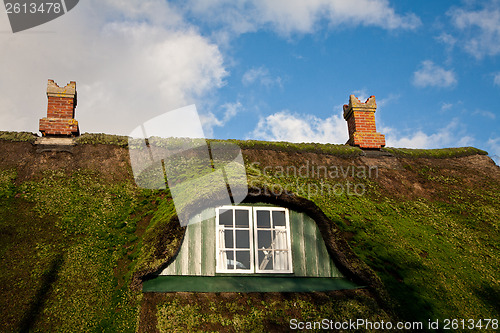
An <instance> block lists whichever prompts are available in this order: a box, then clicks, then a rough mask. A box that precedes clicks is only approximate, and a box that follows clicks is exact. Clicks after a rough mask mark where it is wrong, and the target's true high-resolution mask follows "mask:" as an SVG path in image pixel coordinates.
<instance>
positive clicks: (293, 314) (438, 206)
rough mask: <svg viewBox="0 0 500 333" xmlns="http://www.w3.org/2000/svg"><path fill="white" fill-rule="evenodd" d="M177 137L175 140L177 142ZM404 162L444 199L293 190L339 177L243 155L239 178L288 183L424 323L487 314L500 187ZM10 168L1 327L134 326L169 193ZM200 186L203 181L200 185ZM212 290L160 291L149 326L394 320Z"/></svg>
mask: <svg viewBox="0 0 500 333" xmlns="http://www.w3.org/2000/svg"><path fill="white" fill-rule="evenodd" d="M2 133H4V132H2ZM2 135H3V134H2ZM7 137H8V136H7ZM27 137H28V136H27ZM8 140H12V137H10V139H8ZM77 140H82V141H80V142H79V143H81V144H84V143H89V144H94V143H104V144H116V145H119V146H122V147H123V146H125V145H126V138H125V137H117V136H105V135H98V134H96V135H90V134H85V135H83V136H82V137H80V138H79V139H77ZM18 141H19V140H18ZM210 142H216V140H212V141H210ZM230 142H233V143H237V144H238V145H240V147H242V148H243V149H258V150H267V149H271V150H282V151H283V150H284V151H289V152H318V153H321V154H334V155H338V156H358V155H359V154H360V152H361V150H359V149H357V148H352V147H348V146H343V145H316V144H290V143H283V142H278V143H275V142H271V143H266V142H260V141H230ZM174 143H175V144H174ZM174 143H173V144H174V146H177V147H182V140H178V141H176V142H174ZM386 150H387V151H390V152H391V153H393V154H395V155H398V154H399V155H398V156H410V157H419V156H421V157H439V158H443V157H456V156H465V155H471V154H484V153H485V152H483V151H480V150H477V149H475V148H458V149H455V148H453V149H444V150H404V149H395V148H386ZM351 153H352V154H353V155H349V154H351ZM405 168H406V171H404V172H408V175H410V174H411V175H413V176H414V177H415V179H418V181H420V180H423V181H425V182H427V183H426V184H430V185H432V186H433V187H432V191H427V192H426V194H429V193H431V192H432V193H434V192H436V193H441V194H442V197H439V196H431V195H429V196H428V198H426V199H424V198H421V199H413V200H410V199H407V198H405V197H404V196H399V195H398V194H397V193H396V191H397V190H399V189H400V187H397V188H396V190H394V191H395V192H394V193H386V192H383V191H382V188H381V187H379V186H380V185H378V184H379V180H377V179H356V182H359V183H360V184H363V185H364V186H365V188H366V193H365V194H364V195H362V196H357V195H348V194H347V193H345V192H344V193H328V192H304V190H305V189H307V186H308V185H313V184H314V185H315V186H316V187H319V186H320V185H321V184H327V185H330V186H334V185H335V184H341V185H346V180H345V179H324V180H321V179H317V178H300V179H299V178H294V177H288V176H287V177H277V176H275V175H274V174H273V173H269V172H268V173H267V175H264V174H263V172H262V170H260V169H258V166H256V165H247V175H248V177H249V179H250V181H251V184H252V185H255V186H259V187H261V188H266V189H271V190H272V189H279V188H285V186H286V189H287V190H288V191H290V192H294V193H297V194H299V195H300V196H302V197H305V198H308V199H310V200H312V201H313V202H314V203H315V204H316V205H317V206H318V207H319V208H320V209H321V210H322V211H323V212H324V213H325V214H326V215H327V216H328V217H329V218H330V219H331V220H332V221H333V223H335V224H336V225H337V226H338V227H339V228H340V229H341V231H342V232H343V233H345V235H346V236H347V237H348V239H349V244H350V246H351V247H352V248H353V250H354V251H355V253H356V254H357V255H358V256H359V257H360V258H361V259H362V260H363V261H364V262H365V263H366V264H368V265H369V266H370V267H372V268H373V270H375V272H376V273H377V275H378V276H379V277H380V278H381V280H382V281H383V282H384V285H385V287H386V288H387V289H388V292H389V294H390V296H391V298H392V300H393V301H394V304H393V305H394V308H395V309H396V311H397V314H398V315H399V316H400V317H402V318H404V319H408V320H421V321H424V322H427V320H428V319H444V318H498V317H499V316H500V309H499V308H498V304H497V303H498V301H497V300H498V295H499V293H500V285H499V282H498V267H499V266H500V261H499V260H500V259H499V256H498V253H499V251H500V247H499V245H498V244H500V236H499V231H500V230H499V229H500V225H499V221H498V216H499V215H500V201H499V200H500V199H499V197H498V193H499V192H500V185H499V184H498V183H495V182H494V181H492V179H489V178H486V177H483V176H481V175H477V177H483V178H484V179H482V180H481V182H482V183H481V184H483V185H482V186H481V187H480V186H478V185H477V184H476V185H470V183H471V182H464V180H463V179H465V177H466V176H467V175H465V174H463V175H462V174H460V173H458V172H457V173H454V174H449V173H447V172H444V171H443V170H442V169H440V168H439V167H437V166H433V165H429V166H425V165H424V166H422V165H421V164H418V163H413V164H411V161H410V162H409V164H408V165H406V166H405ZM17 172H18V171H17V170H15V169H4V170H0V265H1V267H3V269H2V270H0V290H1V292H2V296H3V297H2V298H0V307H1V308H2V309H5V310H4V311H3V313H2V314H3V316H4V317H3V318H4V320H3V321H2V323H0V330H1V331H18V330H20V328H26V330H29V329H31V330H32V331H76V330H78V331H99V332H101V331H113V332H118V331H120V332H126V331H136V325H137V323H138V315H139V312H138V311H139V309H140V304H139V302H140V299H141V293H140V292H138V291H135V290H133V289H131V288H130V287H129V285H130V284H131V282H132V281H133V276H132V275H133V274H138V273H141V272H151V271H152V270H153V271H154V270H155V269H158V268H159V267H160V266H161V265H162V264H163V263H164V262H165V260H167V259H168V258H171V257H172V256H173V255H175V253H174V252H175V251H176V249H177V248H178V246H179V244H180V242H181V241H182V229H181V228H180V227H179V222H178V220H177V218H176V210H175V207H174V205H173V201H172V199H171V196H170V193H169V192H168V190H167V191H151V190H141V189H139V188H137V187H135V186H134V185H133V184H131V181H130V180H127V181H123V182H115V183H110V182H106V181H104V180H103V179H102V177H101V176H100V175H99V174H97V173H96V172H94V171H92V170H78V171H75V172H70V171H63V170H60V171H48V172H46V173H44V174H43V175H42V177H40V178H38V179H37V180H36V181H26V182H24V183H22V184H18V183H17V182H18V180H17ZM185 176H186V179H191V176H192V175H185ZM382 176H383V174H382V173H381V177H382ZM384 179H385V178H384ZM322 181H323V183H322ZM412 181H413V180H412ZM207 186H208V185H207ZM395 186H396V185H395ZM433 191H434V192H433ZM210 193H211V191H210V188H208V187H207V188H204V190H202V191H200V193H198V195H199V196H200V198H203V197H205V196H208V195H210ZM151 217H152V218H151ZM149 218H151V220H150V221H149ZM212 296H213V297H212ZM212 296H207V295H200V294H193V295H188V296H186V295H181V296H179V295H175V294H170V295H168V296H165V299H164V300H163V301H161V302H159V303H158V308H157V312H158V314H159V316H158V327H159V329H160V330H162V331H167V330H170V329H174V330H184V331H186V330H194V331H197V330H204V331H241V330H246V331H259V332H260V331H273V330H279V329H281V330H286V329H287V328H288V327H289V322H288V320H289V319H290V318H297V319H300V320H313V321H314V320H318V319H321V318H330V319H340V320H345V319H346V318H367V319H372V320H373V321H377V320H380V319H384V320H391V319H394V318H393V317H392V316H390V315H388V314H387V313H385V312H384V311H383V310H380V309H379V308H378V305H377V304H376V303H375V302H374V300H373V298H371V297H369V295H366V294H355V295H350V296H349V297H347V298H336V297H335V295H326V296H325V295H323V296H321V297H318V298H314V297H313V296H311V295H309V294H307V295H295V294H291V295H290V294H286V295H282V294H279V295H272V294H269V295H268V294H264V295H262V294H259V295H253V294H235V295H232V296H227V295H226V296H221V295H215V296H214V295H212ZM316 296H317V295H316ZM210 297H211V298H210ZM179 309H183V310H185V311H180V310H179ZM167 316H168V317H167ZM167 318H168V319H167ZM23 325H24V326H23Z"/></svg>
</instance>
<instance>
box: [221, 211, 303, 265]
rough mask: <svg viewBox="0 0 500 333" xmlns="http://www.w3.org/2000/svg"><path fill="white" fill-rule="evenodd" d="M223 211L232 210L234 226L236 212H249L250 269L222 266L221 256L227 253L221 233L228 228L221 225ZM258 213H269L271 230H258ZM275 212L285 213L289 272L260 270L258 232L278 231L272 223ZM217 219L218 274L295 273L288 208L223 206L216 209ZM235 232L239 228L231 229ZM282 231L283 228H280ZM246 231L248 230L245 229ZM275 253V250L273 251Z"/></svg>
mask: <svg viewBox="0 0 500 333" xmlns="http://www.w3.org/2000/svg"><path fill="white" fill-rule="evenodd" d="M221 210H232V212H233V226H234V223H235V210H247V211H248V215H249V219H250V221H249V228H250V235H249V238H250V269H236V268H233V269H229V268H227V267H222V264H221V262H220V258H221V257H220V256H221V253H222V252H225V251H226V249H221V248H220V232H221V231H223V230H225V229H226V227H225V226H223V225H219V212H220V211H221ZM258 211H268V212H269V215H270V223H271V228H266V229H263V228H258V227H257V212H258ZM273 211H281V212H284V213H285V228H284V231H285V232H286V246H287V248H286V249H283V251H287V260H288V269H287V270H276V269H273V270H269V269H267V270H266V269H260V268H259V256H258V251H259V250H258V249H257V242H258V230H276V229H277V228H273V222H272V212H273ZM215 215H216V218H215V230H216V234H215V256H216V260H215V262H216V263H215V264H216V269H215V272H216V273H232V274H235V273H236V274H254V273H258V274H261V273H263V274H289V273H293V262H292V246H291V236H290V218H289V211H288V209H287V208H283V207H267V206H255V207H250V206H221V207H218V208H216V214H215ZM230 229H232V230H233V232H234V230H238V229H239V228H235V227H232V228H230ZM279 229H282V228H279ZM245 230H246V228H245ZM233 241H234V242H235V241H236V238H235V234H233ZM273 251H274V249H273ZM272 258H273V259H274V258H275V255H273V256H272ZM234 260H236V256H234ZM273 267H275V264H274V263H273Z"/></svg>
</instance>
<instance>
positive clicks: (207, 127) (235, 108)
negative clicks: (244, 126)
mask: <svg viewBox="0 0 500 333" xmlns="http://www.w3.org/2000/svg"><path fill="white" fill-rule="evenodd" d="M221 109H222V110H223V115H222V117H221V118H220V119H219V118H218V117H217V116H216V115H215V114H214V113H213V112H208V113H204V114H202V115H201V116H200V119H201V123H202V125H203V130H204V131H205V135H206V136H207V137H212V136H213V130H214V127H223V126H224V125H226V123H227V122H228V121H229V120H231V119H232V118H234V116H236V115H237V114H238V113H240V112H241V111H242V110H243V106H242V105H241V103H240V102H236V103H226V104H224V105H222V106H221Z"/></svg>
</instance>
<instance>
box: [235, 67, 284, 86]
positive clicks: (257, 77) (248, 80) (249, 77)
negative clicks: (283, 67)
mask: <svg viewBox="0 0 500 333" xmlns="http://www.w3.org/2000/svg"><path fill="white" fill-rule="evenodd" d="M241 82H242V83H243V84H244V85H246V86H248V85H251V84H253V83H255V82H258V83H260V84H261V85H263V86H265V87H268V88H269V87H271V86H274V85H277V86H279V87H281V86H282V85H281V78H280V77H279V76H278V77H272V76H271V74H269V70H268V69H267V68H266V67H264V66H261V67H258V68H251V69H249V70H248V71H246V72H245V74H243V77H242V79H241Z"/></svg>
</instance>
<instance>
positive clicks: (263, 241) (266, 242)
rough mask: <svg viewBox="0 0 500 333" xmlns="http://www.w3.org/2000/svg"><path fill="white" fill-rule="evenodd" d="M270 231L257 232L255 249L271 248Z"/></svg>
mask: <svg viewBox="0 0 500 333" xmlns="http://www.w3.org/2000/svg"><path fill="white" fill-rule="evenodd" d="M271 238H272V237H271V230H258V231H257V248H258V249H259V250H262V249H270V248H271Z"/></svg>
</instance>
